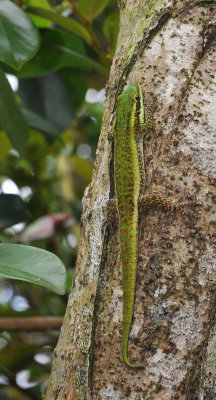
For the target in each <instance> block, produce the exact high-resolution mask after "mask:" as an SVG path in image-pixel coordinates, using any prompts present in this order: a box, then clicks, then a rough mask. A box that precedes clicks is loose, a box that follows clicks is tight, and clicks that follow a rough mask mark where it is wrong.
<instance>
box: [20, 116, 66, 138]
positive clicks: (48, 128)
mask: <svg viewBox="0 0 216 400" xmlns="http://www.w3.org/2000/svg"><path fill="white" fill-rule="evenodd" d="M22 112H23V115H24V117H25V119H26V121H27V122H28V125H29V126H30V127H31V128H33V129H35V130H37V131H39V132H42V133H44V134H45V136H46V138H47V139H48V140H49V141H53V140H54V139H56V138H58V136H59V134H60V132H59V130H58V129H57V128H56V127H55V125H53V124H52V123H51V122H49V121H47V119H45V118H43V117H41V115H39V114H37V113H35V112H34V111H31V110H28V109H27V108H22Z"/></svg>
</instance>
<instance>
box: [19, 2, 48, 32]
mask: <svg viewBox="0 0 216 400" xmlns="http://www.w3.org/2000/svg"><path fill="white" fill-rule="evenodd" d="M24 6H25V7H29V6H31V7H35V6H36V7H41V8H44V9H46V10H51V7H50V5H49V4H48V3H47V0H24ZM28 15H29V16H30V18H31V19H32V21H33V22H34V23H35V25H36V26H37V27H38V28H49V27H50V25H51V24H52V23H51V21H49V20H47V19H46V18H42V17H39V16H37V15H34V14H32V13H28Z"/></svg>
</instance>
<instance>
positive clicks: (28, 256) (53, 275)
mask: <svg viewBox="0 0 216 400" xmlns="http://www.w3.org/2000/svg"><path fill="white" fill-rule="evenodd" d="M0 275H1V276H4V277H5V278H12V279H19V280H23V281H26V282H30V283H35V284H37V285H40V286H44V287H46V288H48V289H50V290H52V291H53V292H55V293H58V294H64V293H65V282H66V270H65V267H64V264H63V263H62V262H61V260H60V259H59V258H58V257H56V256H55V254H52V253H50V252H48V251H45V250H42V249H38V248H36V247H31V246H24V245H21V244H0Z"/></svg>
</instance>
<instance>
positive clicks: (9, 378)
mask: <svg viewBox="0 0 216 400" xmlns="http://www.w3.org/2000/svg"><path fill="white" fill-rule="evenodd" d="M117 30H118V13H117V8H116V2H115V0H88V1H86V0H77V1H73V0H68V1H58V0H49V1H48V0H47V1H46V0H14V1H10V0H1V3H0V32H1V40H0V129H1V130H0V242H1V243H3V244H5V243H7V244H8V243H13V244H17V243H18V244H19V245H20V244H28V245H31V246H35V247H37V248H40V249H45V250H48V251H50V252H52V253H54V254H55V255H57V256H58V257H59V258H60V259H61V260H62V261H63V263H64V264H65V266H66V269H67V284H66V294H65V295H63V296H59V295H57V294H55V293H53V292H51V291H50V290H48V289H46V288H44V287H40V286H38V285H33V284H30V283H26V282H23V281H19V280H11V279H10V280H9V279H6V278H5V277H3V276H2V277H0V314H1V317H12V318H14V317H17V316H19V317H20V316H24V317H33V316H42V317H46V316H63V315H64V312H65V306H66V303H67V294H68V292H69V290H70V286H71V281H72V277H73V272H74V266H75V260H76V254H77V245H78V242H79V219H80V215H81V210H82V203H81V200H82V196H83V191H84V189H85V187H86V185H87V184H88V183H89V182H90V180H91V174H92V169H93V162H94V156H95V150H96V147H97V141H98V136H99V132H100V126H101V120H102V115H103V97H104V86H105V82H106V79H107V77H108V73H109V68H110V65H111V60H112V56H113V53H114V50H115V44H116V37H117ZM5 74H7V78H8V79H9V80H10V82H13V85H12V86H13V91H12V89H11V87H10V85H9V83H8V80H7V79H6V75H5ZM8 74H10V75H11V76H12V77H11V76H10V75H8ZM14 76H15V77H16V78H17V79H15V78H14ZM12 78H13V79H12ZM17 83H18V85H17ZM19 248H21V247H19ZM2 254H3V253H2ZM8 257H9V253H8ZM18 261H20V259H19V252H18V251H16V252H15V254H14V263H15V265H16V262H18ZM0 264H1V253H0ZM29 264H30V265H32V269H34V268H36V266H35V265H34V263H33V262H32V260H30V259H29ZM42 267H43V265H42ZM44 270H45V271H46V265H45V264H44ZM29 321H30V320H29ZM0 324H1V320H0ZM0 328H1V331H0V359H1V361H0V385H1V386H0V398H2V399H4V400H19V399H22V400H29V399H40V398H41V394H42V393H43V391H44V388H45V385H46V382H47V379H48V376H49V372H50V366H51V360H52V352H53V348H54V346H55V344H56V341H57V339H58V335H59V330H50V329H49V330H48V329H47V330H43V331H39V332H36V331H34V330H31V326H29V328H30V330H29V331H27V330H21V331H18V332H12V331H7V330H5V329H4V324H3V323H2V324H1V326H0Z"/></svg>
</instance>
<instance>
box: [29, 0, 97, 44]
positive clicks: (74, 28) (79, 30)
mask: <svg viewBox="0 0 216 400" xmlns="http://www.w3.org/2000/svg"><path fill="white" fill-rule="evenodd" d="M27 10H28V11H30V12H32V13H34V14H36V15H40V16H41V17H44V18H47V19H48V20H50V21H52V22H54V23H56V24H57V25H58V26H61V27H62V28H64V29H66V30H68V31H70V32H72V33H75V35H77V36H79V37H81V38H82V39H84V40H85V41H86V42H87V43H89V44H90V43H91V36H90V35H89V33H88V31H87V30H86V29H85V28H84V27H83V26H82V25H81V24H80V23H79V22H77V21H75V20H74V19H72V18H66V17H62V15H60V14H57V13H54V12H52V11H49V10H45V9H44V8H41V7H27Z"/></svg>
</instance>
